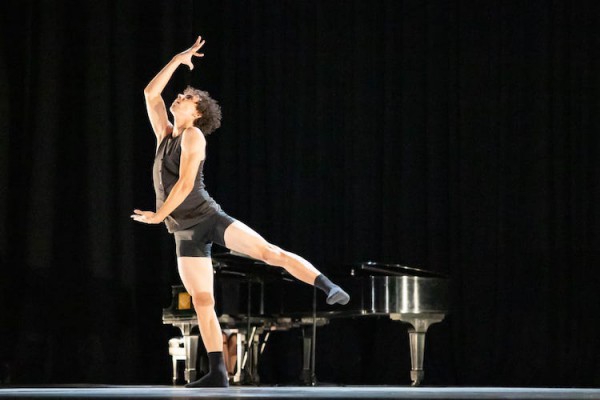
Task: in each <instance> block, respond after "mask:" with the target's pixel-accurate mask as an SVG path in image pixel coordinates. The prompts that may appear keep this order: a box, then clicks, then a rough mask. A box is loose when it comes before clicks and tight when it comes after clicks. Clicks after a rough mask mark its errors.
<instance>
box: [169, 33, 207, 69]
mask: <svg viewBox="0 0 600 400" xmlns="http://www.w3.org/2000/svg"><path fill="white" fill-rule="evenodd" d="M205 42H206V40H202V36H198V39H196V42H195V43H194V45H193V46H192V47H190V48H189V49H187V50H186V51H183V52H181V53H179V54H177V55H176V56H175V57H177V59H178V60H179V62H180V63H182V64H185V65H187V66H188V67H190V71H191V70H193V69H194V64H192V57H193V56H196V57H204V53H198V50H200V48H201V47H202V46H204V43H205Z"/></svg>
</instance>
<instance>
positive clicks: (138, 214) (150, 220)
mask: <svg viewBox="0 0 600 400" xmlns="http://www.w3.org/2000/svg"><path fill="white" fill-rule="evenodd" d="M133 212H134V213H135V214H132V215H131V218H132V219H133V220H134V221H137V222H143V223H145V224H160V223H161V222H162V221H160V220H159V219H158V218H156V213H154V212H152V211H141V210H137V209H136V210H133Z"/></svg>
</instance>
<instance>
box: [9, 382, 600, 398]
mask: <svg viewBox="0 0 600 400" xmlns="http://www.w3.org/2000/svg"><path fill="white" fill-rule="evenodd" d="M0 398H13V399H43V398H54V399H92V398H113V399H124V398H137V399H177V400H182V399H202V398H210V399H307V398H311V399H513V400H519V399H522V400H525V399H536V400H539V399H570V400H572V399H596V400H597V399H600V389H574V388H501V387H479V388H477V387H399V386H326V387H324V386H316V387H302V386H294V387H273V386H270V387H266V386H262V387H241V386H238V387H236V386H234V387H230V388H228V389H220V388H219V389H213V388H196V389H186V388H183V387H172V386H108V385H107V386H99V385H63V386H46V387H37V386H36V387H13V388H10V387H9V388H6V387H5V388H0Z"/></svg>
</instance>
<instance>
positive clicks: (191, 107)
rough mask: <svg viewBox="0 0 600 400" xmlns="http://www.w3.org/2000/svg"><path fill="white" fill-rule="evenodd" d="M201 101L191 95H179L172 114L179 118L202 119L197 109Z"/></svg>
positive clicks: (172, 105) (174, 102) (172, 107)
mask: <svg viewBox="0 0 600 400" xmlns="http://www.w3.org/2000/svg"><path fill="white" fill-rule="evenodd" d="M198 101H200V98H199V97H198V96H194V95H191V94H178V95H177V98H176V99H175V100H174V101H173V104H171V108H170V110H171V112H172V113H173V115H175V116H176V117H178V118H181V117H183V118H193V119H196V118H198V117H200V113H199V112H198V110H197V109H196V105H197V104H198Z"/></svg>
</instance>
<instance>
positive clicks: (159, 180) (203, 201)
mask: <svg viewBox="0 0 600 400" xmlns="http://www.w3.org/2000/svg"><path fill="white" fill-rule="evenodd" d="M182 136H183V134H181V135H179V136H177V137H173V136H172V135H171V134H169V135H167V136H165V137H164V138H163V140H162V142H161V143H160V145H159V146H158V150H157V151H156V156H155V157H154V167H153V169H152V175H153V180H154V192H155V193H156V210H158V209H159V208H160V207H161V206H162V205H163V204H164V202H165V200H166V198H167V197H168V196H169V193H171V190H172V189H173V186H174V185H175V183H176V182H177V180H178V179H179V162H180V159H181V137H182ZM204 161H205V160H202V161H201V162H200V166H199V167H198V173H197V174H196V180H195V181H194V188H193V189H192V191H191V192H190V194H189V195H188V196H187V197H186V198H185V200H184V201H183V202H182V203H181V204H180V205H179V206H178V207H177V208H176V209H175V210H173V212H172V213H171V214H170V215H169V216H168V217H167V218H166V219H165V225H166V226H167V229H168V231H169V232H170V233H173V232H176V231H181V230H184V229H187V228H189V227H191V226H193V225H196V224H197V223H199V222H201V221H202V220H203V219H204V218H206V217H207V216H209V215H212V214H214V213H215V212H217V211H220V210H221V207H220V206H219V204H217V202H216V201H214V200H213V199H212V197H210V196H209V194H208V192H207V191H206V190H205V188H204V175H203V174H202V168H203V167H204Z"/></svg>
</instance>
